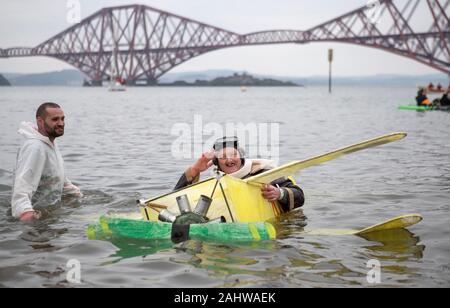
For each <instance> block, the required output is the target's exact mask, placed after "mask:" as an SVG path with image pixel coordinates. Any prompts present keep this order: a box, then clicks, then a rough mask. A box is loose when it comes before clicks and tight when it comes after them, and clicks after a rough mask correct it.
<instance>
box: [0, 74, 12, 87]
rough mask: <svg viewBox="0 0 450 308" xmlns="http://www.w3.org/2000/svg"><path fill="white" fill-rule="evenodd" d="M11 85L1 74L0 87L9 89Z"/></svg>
mask: <svg viewBox="0 0 450 308" xmlns="http://www.w3.org/2000/svg"><path fill="white" fill-rule="evenodd" d="M9 86H11V83H10V82H9V81H8V79H6V78H5V77H4V76H3V75H2V74H0V87H9Z"/></svg>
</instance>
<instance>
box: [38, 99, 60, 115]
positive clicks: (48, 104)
mask: <svg viewBox="0 0 450 308" xmlns="http://www.w3.org/2000/svg"><path fill="white" fill-rule="evenodd" d="M47 108H61V106H59V105H58V104H55V103H52V102H46V103H43V104H42V105H40V106H39V108H38V109H37V111H36V118H38V117H41V118H43V119H45V117H46V116H47Z"/></svg>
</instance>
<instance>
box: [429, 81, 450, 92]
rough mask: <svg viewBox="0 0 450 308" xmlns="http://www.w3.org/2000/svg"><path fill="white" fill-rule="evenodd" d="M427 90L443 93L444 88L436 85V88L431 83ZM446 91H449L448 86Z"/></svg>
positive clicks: (449, 87)
mask: <svg viewBox="0 0 450 308" xmlns="http://www.w3.org/2000/svg"><path fill="white" fill-rule="evenodd" d="M427 90H428V91H430V92H444V91H445V89H444V87H443V86H442V85H441V84H440V83H438V84H437V86H434V84H433V83H432V82H430V84H429V85H428V87H427ZM447 91H450V85H449V86H448V88H447Z"/></svg>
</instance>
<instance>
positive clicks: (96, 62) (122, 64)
mask: <svg viewBox="0 0 450 308" xmlns="http://www.w3.org/2000/svg"><path fill="white" fill-rule="evenodd" d="M449 4H450V0H379V1H373V3H372V5H368V6H364V7H361V8H358V9H356V10H353V11H351V12H349V13H347V14H345V15H342V16H339V17H337V18H335V19H333V20H330V21H327V22H325V23H322V24H320V25H318V26H316V27H313V28H311V29H309V30H306V31H297V30H272V31H263V32H256V33H249V34H238V33H235V32H232V31H228V30H224V29H221V28H218V27H214V26H211V25H207V24H204V23H201V22H198V21H195V20H192V19H189V18H185V17H181V16H177V15H174V14H171V13H168V12H164V11H161V10H158V9H155V8H151V7H148V6H143V5H127V6H118V7H111V8H104V9H102V10H100V11H98V12H97V13H95V14H93V15H91V16H89V17H87V18H86V19H84V20H83V21H81V22H80V23H78V24H76V25H74V26H72V27H70V28H68V29H67V30H65V31H63V32H61V33H59V34H57V35H55V36H54V37H52V38H50V39H48V40H47V41H45V42H43V43H42V44H39V45H38V46H36V47H34V48H25V47H18V48H9V49H0V58H8V57H30V56H47V57H53V58H57V59H59V60H62V61H65V62H67V63H69V64H71V65H72V66H74V67H76V68H78V69H79V70H80V71H82V72H83V73H84V74H85V75H86V76H87V77H88V78H89V79H91V80H92V82H93V83H94V84H97V85H100V84H102V82H103V81H106V80H109V79H110V76H111V73H112V72H111V70H112V68H113V67H114V68H117V70H118V75H120V76H121V77H122V78H124V79H125V80H127V83H128V84H130V85H133V84H137V83H143V84H154V83H156V82H157V80H158V78H159V77H161V76H162V75H163V74H165V73H166V72H168V71H170V70H171V69H172V68H174V67H175V66H177V65H180V64H181V63H184V62H186V61H188V60H190V59H192V58H194V57H197V56H199V55H202V54H204V53H207V52H211V51H215V50H218V49H221V48H228V47H237V46H250V45H267V44H289V43H296V44H305V43H312V42H336V43H350V44H356V45H361V46H366V47H372V48H377V49H381V50H384V51H387V52H390V53H394V54H397V55H399V56H403V57H407V58H410V59H413V60H415V61H418V62H420V63H423V64H424V65H427V66H430V67H433V68H435V69H436V70H438V71H441V72H444V73H446V74H448V75H449V76H450V21H449V16H448V15H449V14H448V13H449ZM367 61H370V59H367Z"/></svg>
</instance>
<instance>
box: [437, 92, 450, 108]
mask: <svg viewBox="0 0 450 308" xmlns="http://www.w3.org/2000/svg"><path fill="white" fill-rule="evenodd" d="M449 94H450V90H448V91H447V92H446V93H444V95H443V96H442V98H441V100H440V101H439V104H440V106H442V107H448V106H450V98H449V97H448V96H449Z"/></svg>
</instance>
